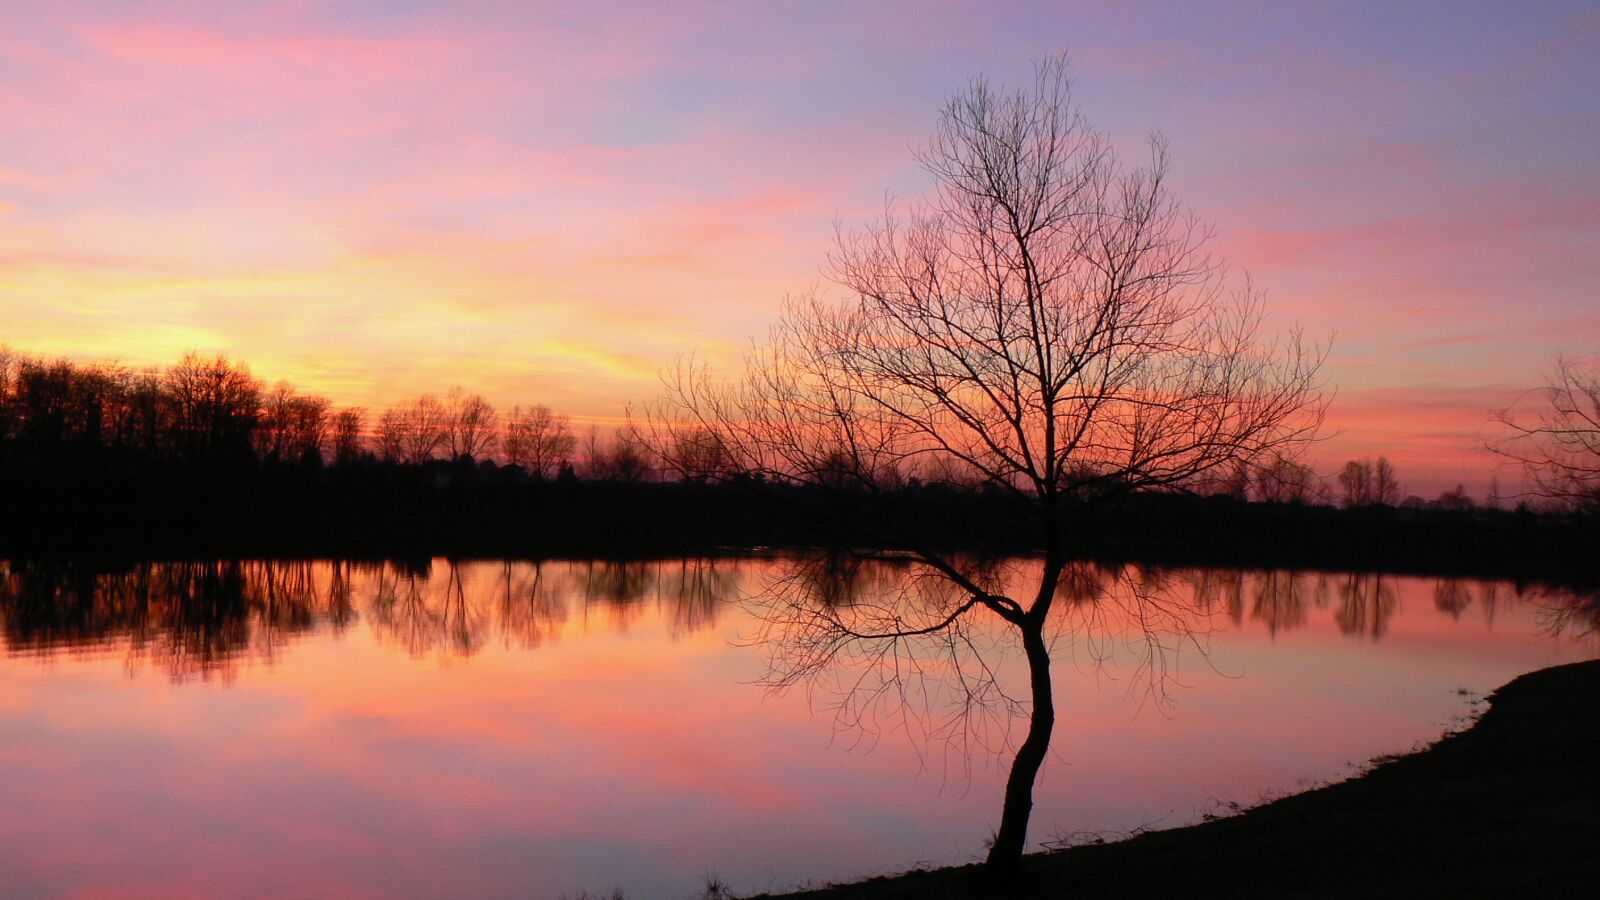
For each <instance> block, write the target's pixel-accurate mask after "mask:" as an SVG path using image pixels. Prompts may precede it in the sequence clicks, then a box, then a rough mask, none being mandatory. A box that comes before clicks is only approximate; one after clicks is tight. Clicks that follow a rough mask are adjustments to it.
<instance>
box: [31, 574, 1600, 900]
mask: <svg viewBox="0 0 1600 900" xmlns="http://www.w3.org/2000/svg"><path fill="white" fill-rule="evenodd" d="M965 564H967V563H964V565H965ZM1034 564H1035V563H1033V562H1031V561H1029V560H1010V561H1004V562H996V561H970V565H969V567H968V569H967V570H966V571H967V572H968V573H969V574H970V575H971V576H972V577H973V578H975V579H978V580H979V581H980V582H981V583H984V584H1001V583H1003V582H1004V581H1005V580H1006V579H1007V578H1025V577H1026V576H1027V575H1028V568H1027V567H1028V566H1030V565H1034ZM774 586H788V587H791V588H792V590H789V591H788V593H787V594H786V596H787V597H788V598H789V599H792V600H794V601H795V602H796V603H803V604H807V605H810V606H816V605H822V606H833V607H838V608H848V609H851V610H853V611H855V612H861V610H862V608H863V607H868V608H870V607H872V606H874V605H880V606H881V605H884V604H886V603H887V602H888V600H889V599H890V598H891V597H894V598H904V599H905V600H906V601H907V604H908V608H909V607H922V608H924V609H925V610H927V611H931V612H936V611H937V610H940V609H948V608H950V606H951V604H952V603H959V602H960V600H959V598H958V597H956V596H954V595H952V594H950V593H949V586H948V584H947V583H946V582H945V581H943V580H941V579H929V578H920V579H919V578H917V577H916V576H915V573H914V570H912V569H910V568H909V567H906V566H903V565H892V564H884V563H881V562H876V561H866V560H862V559H859V558H854V557H849V556H844V555H841V556H835V557H826V556H808V557H785V558H779V559H681V560H666V561H652V562H619V561H538V562H535V561H504V560H498V561H460V560H449V559H435V560H427V561H413V562H407V561H390V562H362V561H332V562H330V561H208V562H162V563H141V564H136V565H130V566H126V567H123V568H120V569H117V570H115V571H105V570H101V569H94V568H90V567H87V566H84V565H82V564H69V563H60V562H57V563H45V562H12V563H5V562H0V641H3V646H4V647H5V648H6V651H7V652H6V653H5V654H0V707H3V709H0V712H3V715H0V729H3V731H4V740H3V741H0V744H3V745H4V747H5V751H6V757H5V758H6V765H5V767H3V768H0V805H3V806H4V808H7V809H11V810H13V811H18V812H15V814H14V815H12V816H10V817H5V816H0V894H3V895H6V896H10V895H12V894H16V895H23V896H31V895H67V894H72V893H74V892H75V891H76V892H78V893H82V894H85V895H87V894H94V893H95V892H96V890H97V889H101V890H102V892H104V893H115V892H116V886H117V885H122V884H131V885H133V887H132V888H130V889H131V890H135V891H140V892H142V893H148V894H151V895H163V896H184V895H194V896H205V895H219V894H228V893H230V892H234V893H238V892H254V893H286V894H318V895H329V896H335V895H341V896H342V895H385V896H387V895H418V894H427V893H430V892H432V893H436V894H446V895H474V896H526V895H530V894H531V895H540V896H550V897H556V896H560V895H561V893H563V892H564V893H566V894H567V895H568V896H576V895H578V894H579V893H580V892H583V891H588V892H590V893H591V894H593V893H595V892H608V891H609V890H610V888H611V887H612V886H616V885H620V886H622V887H624V888H625V889H626V891H627V893H628V895H629V896H688V895H690V894H692V893H693V892H694V885H695V884H696V883H697V882H698V878H699V876H700V874H701V873H703V872H706V871H714V872H716V873H718V874H719V875H721V876H724V877H729V878H730V880H733V881H734V882H735V883H736V885H737V886H738V889H741V890H749V891H751V892H755V891H759V890H765V889H774V888H779V887H784V886H786V885H789V884H792V883H794V882H796V881H799V880H801V879H803V878H815V879H834V878H847V877H851V876H853V875H859V874H862V873H870V872H878V871H887V870H891V869H897V868H905V867H906V866H909V865H912V864H914V863H915V862H917V861H919V860H933V861H936V862H941V863H943V862H961V861H965V860H967V859H969V858H970V855H971V854H972V853H973V852H976V850H977V848H979V847H980V846H981V841H982V839H983V836H984V835H986V834H988V833H989V832H990V830H992V828H993V824H994V823H993V818H992V817H993V813H994V811H995V809H997V808H998V798H999V796H1000V791H1001V790H1002V789H1003V779H1004V770H1003V766H995V765H992V764H989V763H986V762H985V759H984V754H982V753H976V754H973V755H972V756H973V757H974V758H971V759H970V760H969V758H968V757H966V756H962V757H959V758H956V757H951V758H941V757H940V756H939V755H937V753H938V750H939V748H940V747H941V746H947V743H945V742H948V741H951V740H956V739H965V738H968V737H971V736H974V735H976V736H977V738H978V741H977V743H979V744H982V743H983V741H982V739H983V738H984V737H985V736H988V737H991V738H992V739H993V740H992V742H991V743H992V744H993V746H992V747H991V749H994V750H995V751H996V752H997V753H999V752H1000V751H1001V750H1003V749H1004V747H1003V745H1004V741H1005V739H1006V734H1005V729H1006V727H1007V722H1008V717H1009V716H1010V715H1011V714H1012V712H1013V709H1012V707H1010V706H1008V705H1005V704H1004V702H1003V700H1002V702H1000V703H999V704H997V705H991V706H984V705H982V704H979V705H975V706H972V705H964V704H963V703H962V701H963V700H964V699H965V698H966V697H967V695H966V694H965V693H964V692H963V691H962V688H961V684H960V683H959V682H945V683H944V687H943V689H944V690H946V691H947V694H946V695H944V698H945V699H948V700H950V701H952V703H951V704H948V705H946V706H945V707H944V708H945V709H946V710H950V711H954V712H955V713H958V714H959V715H953V716H947V717H945V718H930V719H927V720H925V721H923V722H911V723H908V724H909V725H910V727H911V728H915V729H916V730H915V731H914V732H913V731H911V730H909V729H908V730H906V731H904V732H901V731H896V730H894V729H893V728H885V729H883V734H884V736H885V739H883V740H881V741H879V742H877V743H876V744H875V747H874V752H873V753H872V754H866V753H846V752H844V750H845V749H846V748H851V747H861V746H863V744H866V743H871V742H869V741H864V742H857V741H855V740H852V739H850V738H846V739H844V740H840V739H839V737H838V736H830V734H829V733H828V732H829V728H828V723H827V722H826V720H825V717H819V716H818V715H817V713H818V712H819V711H825V706H824V704H826V703H828V702H829V699H830V698H829V697H828V696H827V695H826V694H825V693H824V692H818V693H816V694H814V695H811V696H807V695H802V694H800V692H795V694H793V695H791V696H790V697H788V698H764V697H762V696H761V694H760V692H759V691H756V690H753V689H752V688H751V686H750V682H752V681H754V680H756V679H758V678H759V677H760V676H761V666H760V662H761V660H760V658H759V657H760V654H759V652H753V648H750V647H747V646H744V645H743V644H742V643H739V642H740V641H741V640H742V639H748V638H751V637H753V636H754V635H756V634H757V632H758V630H759V627H760V623H759V621H758V620H757V619H756V618H754V617H753V616H752V604H751V603H750V602H747V601H749V600H751V599H752V598H755V597H761V596H766V597H768V598H769V599H770V598H771V596H772V595H771V594H769V593H766V592H767V591H768V590H769V589H771V588H772V587H774ZM1058 590H1059V591H1060V601H1059V602H1058V604H1057V606H1056V609H1057V610H1059V615H1060V616H1061V625H1062V628H1061V629H1060V632H1061V634H1062V635H1063V636H1064V637H1065V638H1066V639H1067V640H1066V641H1065V642H1064V643H1063V644H1062V645H1060V647H1061V650H1062V653H1061V655H1060V658H1059V663H1058V667H1057V673H1056V674H1057V676H1058V678H1057V681H1056V684H1057V706H1058V709H1059V710H1060V711H1061V717H1062V718H1061V721H1062V725H1061V727H1060V730H1059V732H1058V742H1057V744H1056V748H1055V754H1056V755H1054V756H1052V762H1049V763H1047V765H1048V766H1050V767H1052V768H1047V769H1046V778H1045V779H1044V781H1043V782H1042V783H1041V788H1040V791H1039V794H1038V798H1037V804H1038V806H1037V809H1038V811H1037V813H1036V815H1037V822H1038V829H1037V831H1036V834H1037V835H1038V836H1039V837H1040V838H1041V839H1044V838H1049V837H1050V836H1052V835H1056V834H1061V833H1068V832H1071V831H1074V830H1079V829H1084V828H1088V829H1096V830H1098V829H1123V830H1125V829H1130V828H1133V827H1136V826H1138V825H1139V824H1140V823H1148V822H1152V821H1156V820H1161V821H1164V822H1167V823H1169V824H1180V823H1182V822H1183V821H1186V820H1190V819H1192V818H1193V816H1194V815H1197V814H1198V813H1197V812H1195V810H1197V809H1198V808H1199V806H1200V805H1201V804H1203V803H1204V802H1205V801H1206V800H1207V798H1222V799H1232V798H1238V799H1243V800H1248V799H1251V798H1253V797H1256V796H1260V794H1261V793H1262V792H1263V791H1267V790H1284V789H1290V788H1292V787H1293V786H1294V785H1296V784H1298V783H1300V779H1303V778H1308V777H1309V778H1314V779H1321V778H1327V777H1335V776H1337V775H1339V774H1341V773H1342V772H1343V771H1344V768H1343V766H1344V765H1345V763H1346V761H1347V760H1351V759H1364V758H1368V757H1369V756H1371V755H1372V754H1375V753H1382V752H1392V751H1395V750H1403V749H1405V748H1407V747H1410V746H1411V745H1412V744H1413V743H1414V742H1415V741H1417V740H1427V739H1431V738H1432V737H1434V736H1436V735H1437V734H1438V733H1439V730H1440V729H1441V728H1443V727H1445V726H1446V723H1447V722H1448V721H1449V718H1450V717H1451V716H1454V715H1458V714H1459V713H1460V712H1461V700H1460V695H1459V694H1458V693H1457V692H1458V691H1459V690H1460V689H1461V688H1463V687H1468V688H1471V689H1473V690H1475V691H1482V690H1487V689H1489V688H1492V687H1493V686H1495V685H1497V684H1500V683H1503V682H1504V681H1505V680H1506V679H1508V678H1509V677H1511V676H1513V675H1515V674H1517V673H1520V672H1524V671H1528V670H1530V669H1533V668H1539V667H1541V666H1545V665H1550V664H1552V663H1555V662H1560V661H1564V660H1566V659H1571V658H1576V657H1578V656H1585V655H1593V654H1594V653H1595V650H1596V645H1597V642H1600V640H1597V637H1596V635H1597V633H1600V594H1597V593H1596V592H1595V591H1593V590H1575V589H1571V588H1561V589H1557V588H1552V587H1545V586H1538V585H1526V584H1523V585H1519V584H1514V583H1510V582H1493V581H1478V580H1471V579H1466V580H1461V579H1449V578H1432V577H1396V576H1389V575H1376V574H1370V573H1369V574H1344V573H1331V574H1324V573H1315V572H1288V571H1217V570H1198V569H1196V570H1156V569H1142V568H1140V567H1137V566H1128V567H1122V568H1106V567H1101V566H1096V565H1090V564H1084V565H1079V566H1075V567H1073V568H1072V569H1071V570H1070V571H1069V572H1068V573H1067V575H1066V577H1065V578H1063V580H1062V582H1061V585H1060V587H1059V588H1058ZM1124 601H1125V603H1124ZM1119 604H1124V605H1122V606H1119ZM931 612H930V614H931ZM1134 612H1142V613H1146V614H1150V613H1154V614H1156V615H1161V616H1166V617H1168V618H1169V619H1172V620H1174V621H1178V620H1183V621H1190V622H1211V623H1212V626H1213V627H1212V630H1211V633H1210V634H1208V635H1207V637H1208V639H1209V641H1208V643H1209V646H1208V652H1209V653H1210V654H1211V655H1210V657H1209V658H1208V661H1207V663H1198V662H1195V663H1194V664H1189V663H1188V662H1187V661H1186V664H1185V668H1184V670H1183V671H1182V673H1181V675H1182V679H1181V680H1182V682H1183V683H1184V687H1182V688H1180V689H1179V690H1178V694H1177V702H1176V704H1174V706H1173V707H1172V708H1171V709H1170V710H1169V711H1168V715H1137V714H1136V713H1135V710H1134V706H1133V705H1132V704H1130V703H1129V702H1128V701H1127V698H1126V694H1127V692H1128V689H1129V688H1130V686H1134V685H1136V684H1137V682H1138V678H1137V673H1136V672H1135V671H1134V669H1135V663H1133V662H1131V660H1134V659H1135V658H1136V657H1138V656H1140V655H1141V650H1142V649H1143V648H1140V647H1133V648H1131V651H1130V648H1128V646H1127V643H1126V642H1125V641H1123V640H1121V639H1120V638H1119V637H1118V635H1120V634H1122V632H1119V631H1118V629H1119V628H1120V627H1122V625H1123V624H1124V623H1125V617H1126V616H1129V615H1132V614H1133V613H1134ZM971 624H972V627H970V628H965V629H964V630H962V631H960V632H958V633H956V634H955V635H954V636H953V642H949V643H945V644H944V645H942V647H943V649H944V650H946V651H949V650H950V649H951V648H955V651H956V652H958V653H966V652H967V649H968V648H972V649H973V651H974V652H976V653H977V654H979V656H981V658H982V659H984V660H987V661H989V662H991V663H992V662H995V661H996V660H998V661H999V662H998V666H997V670H996V671H995V673H994V676H993V677H994V678H995V679H997V680H1000V681H1005V680H1007V679H1010V681H1009V683H1012V684H1015V683H1016V679H1015V676H1016V675H1017V674H1018V671H1017V669H1016V666H1017V663H1018V660H1017V654H1015V653H1014V652H1013V653H1012V654H1011V656H1010V657H1009V658H1008V657H1007V656H1006V655H1005V650H1006V647H1005V646H1004V645H1003V640H1002V639H1003V638H1004V636H1005V634H1006V632H1005V631H1004V630H1003V629H994V628H986V627H984V624H983V620H982V619H977V620H974V621H973V622H972V623H971ZM1095 633H1097V634H1100V635H1102V636H1109V637H1110V639H1109V640H1106V641H1104V642H1103V644H1102V645H1100V646H1090V647H1089V651H1090V652H1091V653H1092V654H1094V658H1092V659H1086V657H1085V654H1084V653H1083V652H1082V650H1083V648H1085V647H1086V646H1088V645H1089V644H1090V643H1091V642H1089V641H1082V640H1076V639H1077V638H1079V637H1081V636H1084V635H1090V636H1092V635H1093V634H1095ZM1552 635H1553V636H1556V637H1557V638H1558V640H1550V639H1549V637H1550V636H1552ZM1075 640H1076V642H1074V641H1075ZM1575 643H1576V645H1575ZM997 650H998V653H996V652H995V651H997ZM1158 656H1159V655H1158ZM976 658H977V657H971V659H976ZM967 659H968V658H966V657H963V658H960V659H956V660H955V661H954V662H952V660H951V657H949V656H948V655H946V656H944V657H942V658H938V657H934V656H929V657H926V658H924V659H923V660H922V662H923V663H924V664H925V665H926V669H925V671H927V672H928V673H930V675H934V676H938V675H939V674H940V673H941V672H945V671H949V669H950V668H951V667H953V666H956V665H958V664H963V663H965V661H966V660H967ZM1187 659H1188V660H1192V659H1193V657H1192V656H1191V657H1188V658H1187ZM1102 661H1108V662H1107V665H1106V669H1105V672H1106V674H1107V675H1109V677H1106V678H1101V677H1094V676H1096V675H1098V674H1100V673H1099V672H1090V671H1089V665H1085V663H1086V662H1088V663H1089V664H1090V665H1100V664H1101V663H1102ZM419 663H420V664H419ZM439 663H449V665H440V664H439ZM119 664H120V665H119ZM1007 667H1009V668H1007ZM123 669H126V670H127V671H130V672H131V671H135V670H139V671H142V672H146V673H148V672H151V671H154V672H158V673H163V674H164V675H165V676H167V677H168V678H170V679H171V680H172V681H174V682H182V683H183V684H181V685H179V686H176V687H175V686H173V685H170V684H167V683H165V680H164V679H163V678H160V677H157V678H149V677H141V678H128V677H125V675H124V674H123V671H122V670H123ZM972 671H973V670H971V668H970V667H969V674H971V673H972ZM859 675H860V672H859V671H857V672H850V673H841V676H850V678H851V679H852V680H849V681H844V682H843V683H844V684H846V685H849V684H853V683H854V681H853V679H854V678H855V677H859ZM1130 675H1133V676H1134V677H1132V678H1130V677H1129V676H1130ZM1241 676H1242V677H1241ZM206 679H210V680H214V681H220V682H224V683H227V684H229V689H228V690H225V691H221V690H206V689H204V688H203V686H201V685H197V684H195V682H201V681H203V680H206ZM927 686H928V687H929V689H930V691H932V690H938V689H940V688H939V683H938V679H937V678H935V679H934V680H933V681H932V682H930V683H929V684H928V685H927ZM857 699H860V698H859V695H858V697H857ZM939 700H940V696H939V695H933V697H932V699H931V700H930V701H928V702H927V703H926V704H925V706H926V707H927V708H936V707H938V705H939ZM834 711H835V712H836V713H837V716H836V718H835V721H836V722H838V723H840V724H845V725H852V726H863V727H867V728H871V727H872V725H873V722H872V719H873V716H874V715H875V713H876V708H874V707H872V706H871V705H870V704H865V703H858V704H855V705H853V706H842V707H838V708H837V709H835V710H834ZM819 719H820V720H821V721H819ZM884 724H885V725H890V724H898V723H889V722H885V723H884ZM851 734H852V736H856V735H859V734H860V732H859V731H853V732H852V733H851ZM830 737H831V741H830ZM929 741H933V742H935V743H933V744H929V743H927V742H929ZM830 747H831V749H830ZM979 749H981V747H980V748H979ZM930 751H931V752H930ZM942 787H944V788H948V789H945V790H941V788H942ZM173 846H185V847H204V848H206V852H205V853H194V854H172V853H169V852H167V851H168V850H169V849H170V847H173ZM419 847H422V848H426V852H425V853H418V851H417V848H419ZM618 873H622V874H618Z"/></svg>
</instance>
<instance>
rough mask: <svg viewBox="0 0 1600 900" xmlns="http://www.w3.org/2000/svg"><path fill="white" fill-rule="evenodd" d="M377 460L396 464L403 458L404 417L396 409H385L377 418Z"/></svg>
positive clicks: (404, 443) (404, 444)
mask: <svg viewBox="0 0 1600 900" xmlns="http://www.w3.org/2000/svg"><path fill="white" fill-rule="evenodd" d="M376 437H377V443H378V458H379V459H381V460H383V461H384V462H386V463H390V464H393V463H397V462H399V461H400V460H401V459H403V458H405V452H406V417H405V414H404V413H402V412H401V411H400V410H398V409H386V410H384V411H383V415H381V416H379V417H378V432H377V435H376Z"/></svg>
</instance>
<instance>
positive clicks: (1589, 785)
mask: <svg viewBox="0 0 1600 900" xmlns="http://www.w3.org/2000/svg"><path fill="white" fill-rule="evenodd" d="M1597 698H1600V661H1592V662H1585V663H1576V664H1573V665H1566V666H1559V667H1556V668H1551V669H1545V670H1543V671H1539V672H1534V673H1532V674H1529V675H1524V676H1522V677H1520V678H1517V679H1515V680H1513V681H1512V682H1510V683H1509V684H1507V685H1505V686H1504V687H1502V688H1500V689H1499V690H1498V691H1496V692H1495V693H1494V694H1493V695H1492V696H1491V697H1490V707H1489V710H1488V711H1487V712H1486V713H1485V714H1484V715H1483V716H1482V717H1481V718H1480V719H1479V720H1478V721H1477V723H1475V724H1474V725H1473V726H1472V727H1471V728H1469V729H1467V730H1465V731H1462V732H1460V733H1457V734H1452V735H1448V736H1446V737H1445V738H1443V739H1442V740H1440V741H1439V742H1438V743H1436V744H1434V745H1433V746H1432V747H1430V748H1428V749H1426V750H1423V751H1420V752H1418V753H1414V754H1411V755H1408V756H1403V757H1399V758H1396V759H1391V760H1388V761H1385V762H1382V763H1381V764H1380V765H1378V766H1377V767H1376V768H1374V769H1373V770H1371V771H1369V772H1367V773H1366V774H1365V775H1363V776H1361V777H1359V778H1355V779H1352V780H1350V781H1346V782H1343V783H1341V784H1336V785H1332V786H1329V787H1325V788H1321V789H1319V790H1315V791H1311V792H1309V793H1305V794H1299V795H1296V796H1293V797H1288V798H1285V799H1282V800H1279V801H1276V802H1274V803H1271V804H1269V805H1266V806H1262V807H1259V808H1256V809H1252V810H1249V811H1247V812H1244V813H1242V814H1240V815H1238V816H1234V817H1231V818H1227V819H1220V820H1216V821H1212V822H1207V823H1204V824H1200V825H1195V826H1191V827H1188V828H1178V829H1173V830H1170V831H1162V832H1154V833H1149V834H1144V835H1141V836H1138V837H1135V838H1131V839H1128V840H1125V841H1119V842H1116V843H1108V844H1092V845H1087V846H1081V847H1074V848H1071V849H1068V850H1062V851H1057V852H1051V853H1043V854H1036V855H1031V856H1029V857H1027V859H1026V860H1025V867H1024V880H1023V882H1022V883H1021V884H1019V885H1016V886H1015V887H1014V888H1013V889H1011V890H1009V891H1006V892H1003V894H1001V895H1003V896H1010V897H1075V898H1089V897H1118V898H1125V897H1590V896H1594V893H1593V892H1594V890H1595V884H1596V882H1595V872H1596V869H1595V859H1596V854H1597V853H1600V777H1597V775H1596V772H1595V768H1596V764H1597V761H1600V715H1597V714H1596V708H1597V707H1596V699H1597ZM979 874H980V873H979V870H978V868H977V867H975V866H969V867H962V868H954V869H940V870H934V871H928V872H916V873H911V874H907V875H903V876H899V877H895V878H880V879H873V880H870V881H866V882H861V883H859V884H852V885H843V886H837V887H833V888H829V889H826V890H820V891H812V892H807V893H802V894H795V895H791V896H793V897H796V898H800V897H804V898H818V900H821V898H903V897H904V898H909V897H943V898H970V897H988V896H996V894H995V892H993V891H990V890H988V889H986V888H985V887H984V886H983V885H981V884H980V883H979V881H978V878H979Z"/></svg>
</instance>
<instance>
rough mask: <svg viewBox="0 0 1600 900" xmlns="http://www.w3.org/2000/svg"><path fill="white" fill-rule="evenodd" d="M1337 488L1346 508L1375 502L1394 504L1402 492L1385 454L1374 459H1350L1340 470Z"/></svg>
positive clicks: (1392, 467)
mask: <svg viewBox="0 0 1600 900" xmlns="http://www.w3.org/2000/svg"><path fill="white" fill-rule="evenodd" d="M1339 487H1340V489H1341V490H1342V491H1343V494H1344V505H1345V506H1347V507H1357V506H1371V505H1373V504H1375V503H1377V504H1384V505H1387V506H1397V505H1399V503H1400V497H1401V495H1402V494H1403V493H1404V490H1403V489H1402V488H1401V485H1400V479H1399V478H1397V477H1396V476H1395V472H1394V466H1393V465H1392V464H1390V462H1389V460H1388V459H1386V458H1385V457H1382V456H1380V457H1378V460H1377V462H1373V461H1372V460H1370V459H1352V460H1350V461H1349V462H1347V463H1345V464H1344V468H1343V469H1340V470H1339Z"/></svg>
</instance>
